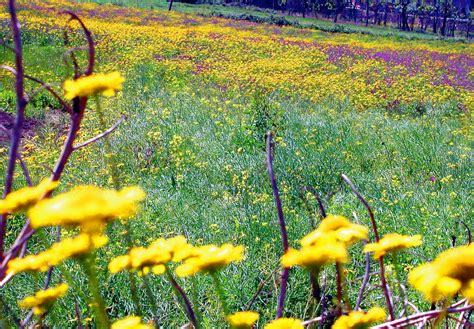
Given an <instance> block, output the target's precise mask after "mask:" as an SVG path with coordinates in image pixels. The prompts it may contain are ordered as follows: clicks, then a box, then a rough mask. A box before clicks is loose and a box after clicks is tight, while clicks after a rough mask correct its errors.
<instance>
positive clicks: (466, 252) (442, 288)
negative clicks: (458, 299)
mask: <svg viewBox="0 0 474 329" xmlns="http://www.w3.org/2000/svg"><path fill="white" fill-rule="evenodd" d="M408 282H409V283H410V284H411V285H412V286H413V287H414V288H415V289H417V290H419V291H420V292H421V293H423V295H424V296H425V298H426V299H428V300H429V301H431V302H436V301H439V300H441V299H443V298H451V297H452V296H454V295H455V294H456V293H458V292H461V293H462V294H463V295H464V296H465V297H466V298H468V299H469V300H470V301H473V300H474V245H473V244H471V245H469V246H462V247H457V248H451V249H449V250H447V251H445V252H442V253H441V254H440V255H438V257H436V259H435V260H434V261H432V262H431V263H426V264H423V265H420V266H418V267H417V268H415V269H414V270H413V271H411V272H410V273H409V275H408Z"/></svg>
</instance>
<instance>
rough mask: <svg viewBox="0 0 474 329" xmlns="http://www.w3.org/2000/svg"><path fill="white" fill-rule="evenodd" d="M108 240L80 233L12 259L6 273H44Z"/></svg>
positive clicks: (103, 237) (101, 236)
mask: <svg viewBox="0 0 474 329" xmlns="http://www.w3.org/2000/svg"><path fill="white" fill-rule="evenodd" d="M107 241H108V238H107V237H106V236H104V235H89V234H87V233H81V234H79V235H78V236H76V237H74V238H67V239H64V240H62V241H60V242H56V243H54V244H53V245H52V246H51V247H50V248H49V249H47V250H45V251H43V252H41V253H39V254H37V255H29V256H26V257H24V258H14V259H12V260H10V261H9V262H8V273H9V274H17V273H21V272H26V271H39V272H44V271H46V270H48V268H49V267H51V266H55V265H58V264H60V263H61V262H63V261H64V260H66V259H68V258H71V257H78V256H81V255H84V254H86V253H88V252H90V251H91V250H93V249H96V248H100V247H102V246H103V245H105V244H106V243H107Z"/></svg>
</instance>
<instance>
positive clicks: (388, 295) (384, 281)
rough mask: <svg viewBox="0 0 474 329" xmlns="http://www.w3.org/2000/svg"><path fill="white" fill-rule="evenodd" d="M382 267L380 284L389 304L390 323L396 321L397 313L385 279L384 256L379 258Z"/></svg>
mask: <svg viewBox="0 0 474 329" xmlns="http://www.w3.org/2000/svg"><path fill="white" fill-rule="evenodd" d="M379 266H380V282H381V284H382V289H383V294H384V296H385V301H386V302H387V308H388V313H389V315H390V321H393V320H395V313H394V311H393V301H392V296H391V294H390V287H389V286H388V283H387V279H386V278H385V266H384V262H383V256H381V257H380V258H379Z"/></svg>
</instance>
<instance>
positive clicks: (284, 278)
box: [267, 131, 289, 318]
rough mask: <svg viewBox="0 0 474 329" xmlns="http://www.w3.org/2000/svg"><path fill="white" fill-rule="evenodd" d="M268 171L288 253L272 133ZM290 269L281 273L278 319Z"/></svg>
mask: <svg viewBox="0 0 474 329" xmlns="http://www.w3.org/2000/svg"><path fill="white" fill-rule="evenodd" d="M267 170H268V176H269V178H270V183H271V185H272V191H273V197H274V199H275V205H276V208H277V215H278V221H279V223H280V233H281V242H282V244H283V252H284V253H286V251H287V250H288V234H287V232H286V224H285V218H284V216H283V207H282V205H281V199H280V192H279V191H278V185H277V183H276V179H275V173H274V172H273V143H272V132H270V131H269V132H268V133H267ZM288 275H289V269H288V268H284V269H283V270H282V272H281V286H280V296H279V298H278V308H277V315H276V317H277V318H281V316H282V315H283V308H284V306H285V297H286V286H287V284H288Z"/></svg>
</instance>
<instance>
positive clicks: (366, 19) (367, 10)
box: [365, 0, 370, 26]
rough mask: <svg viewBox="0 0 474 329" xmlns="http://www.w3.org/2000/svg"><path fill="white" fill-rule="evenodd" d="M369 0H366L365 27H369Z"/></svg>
mask: <svg viewBox="0 0 474 329" xmlns="http://www.w3.org/2000/svg"><path fill="white" fill-rule="evenodd" d="M369 1H370V0H367V2H366V8H365V26H369V8H370V2H369Z"/></svg>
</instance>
